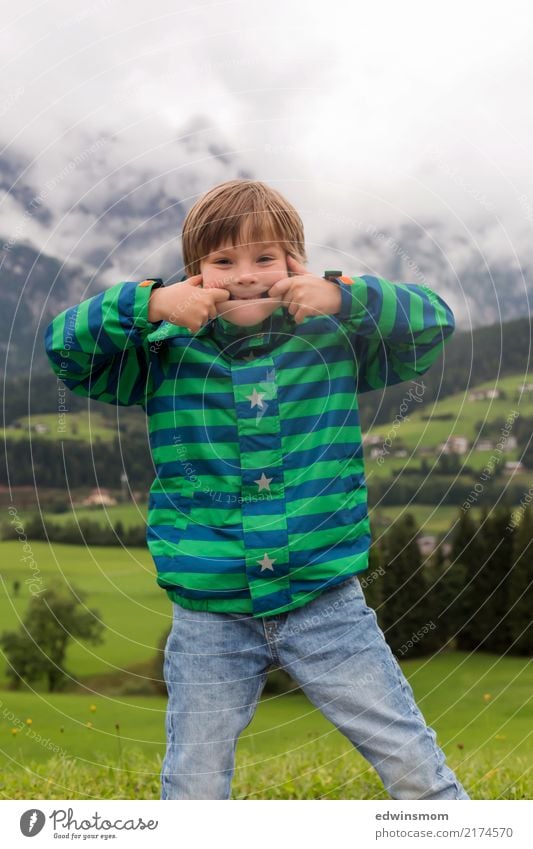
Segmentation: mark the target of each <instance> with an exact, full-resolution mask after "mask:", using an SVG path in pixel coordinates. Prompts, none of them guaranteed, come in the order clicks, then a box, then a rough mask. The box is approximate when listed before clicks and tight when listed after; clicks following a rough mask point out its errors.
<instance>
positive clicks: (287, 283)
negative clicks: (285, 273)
mask: <svg viewBox="0 0 533 849" xmlns="http://www.w3.org/2000/svg"><path fill="white" fill-rule="evenodd" d="M291 286H292V280H291V278H290V277H283V278H282V279H281V280H278V281H276V283H274V284H273V285H272V286H271V287H270V289H269V290H268V297H269V298H283V297H284V296H285V294H286V292H287V291H288V289H290V287H291Z"/></svg>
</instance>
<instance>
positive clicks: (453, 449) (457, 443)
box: [438, 436, 469, 454]
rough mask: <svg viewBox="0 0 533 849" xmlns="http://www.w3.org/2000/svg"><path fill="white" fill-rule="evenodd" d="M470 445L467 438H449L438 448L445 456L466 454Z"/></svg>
mask: <svg viewBox="0 0 533 849" xmlns="http://www.w3.org/2000/svg"><path fill="white" fill-rule="evenodd" d="M468 444H469V443H468V439H467V438H466V436H449V437H448V439H447V440H446V442H441V443H440V445H439V446H438V447H439V448H440V449H441V451H442V453H443V454H466V452H467V450H468Z"/></svg>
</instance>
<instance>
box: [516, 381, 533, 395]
mask: <svg viewBox="0 0 533 849" xmlns="http://www.w3.org/2000/svg"><path fill="white" fill-rule="evenodd" d="M516 388H517V390H518V392H519V393H520V395H521V394H522V392H533V383H520V384H519V385H518V386H517V387H516Z"/></svg>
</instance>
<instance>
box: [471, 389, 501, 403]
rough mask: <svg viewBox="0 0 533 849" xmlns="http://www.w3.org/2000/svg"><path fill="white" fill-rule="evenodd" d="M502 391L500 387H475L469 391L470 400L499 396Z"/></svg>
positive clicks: (482, 399)
mask: <svg viewBox="0 0 533 849" xmlns="http://www.w3.org/2000/svg"><path fill="white" fill-rule="evenodd" d="M500 395H501V391H500V390H499V389H474V390H473V391H472V392H469V393H468V400H469V401H484V400H485V399H486V398H499V397H500Z"/></svg>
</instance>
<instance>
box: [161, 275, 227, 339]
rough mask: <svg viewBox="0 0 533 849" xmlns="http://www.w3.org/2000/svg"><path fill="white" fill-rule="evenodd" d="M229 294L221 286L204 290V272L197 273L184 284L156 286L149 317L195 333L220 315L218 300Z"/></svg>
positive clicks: (224, 298) (225, 298) (225, 299)
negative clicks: (202, 273)
mask: <svg viewBox="0 0 533 849" xmlns="http://www.w3.org/2000/svg"><path fill="white" fill-rule="evenodd" d="M229 296H230V293H229V292H228V291H227V289H223V288H222V285H220V286H218V285H215V286H213V288H209V289H203V288H202V275H201V274H195V275H194V276H193V277H188V278H187V280H185V281H184V282H183V283H173V284H172V285H171V286H162V287H160V288H159V289H153V290H152V294H151V295H150V300H149V302H148V320H149V321H169V322H170V323H171V324H177V325H179V326H180V327H187V328H188V329H189V330H191V331H192V332H193V333H196V331H197V330H200V328H201V327H202V325H204V324H205V323H206V321H209V319H211V318H216V317H217V315H218V312H217V307H216V305H217V303H218V302H219V301H227V300H228V298H229Z"/></svg>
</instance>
